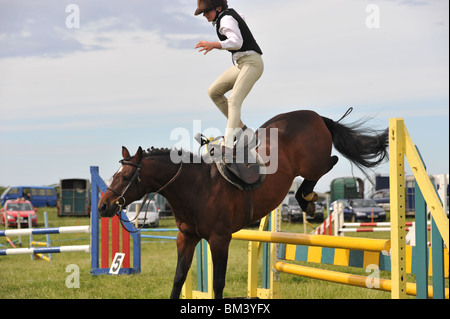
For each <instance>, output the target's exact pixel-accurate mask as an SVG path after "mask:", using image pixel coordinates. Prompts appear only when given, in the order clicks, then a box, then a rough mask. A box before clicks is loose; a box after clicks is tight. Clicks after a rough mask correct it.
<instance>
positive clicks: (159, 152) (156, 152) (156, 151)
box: [143, 146, 171, 157]
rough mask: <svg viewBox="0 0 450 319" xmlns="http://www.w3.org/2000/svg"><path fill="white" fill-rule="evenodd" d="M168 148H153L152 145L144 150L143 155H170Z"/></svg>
mask: <svg viewBox="0 0 450 319" xmlns="http://www.w3.org/2000/svg"><path fill="white" fill-rule="evenodd" d="M170 151H171V150H170V149H169V148H154V147H153V146H152V147H151V148H149V149H147V151H144V153H143V155H144V157H150V156H163V155H170Z"/></svg>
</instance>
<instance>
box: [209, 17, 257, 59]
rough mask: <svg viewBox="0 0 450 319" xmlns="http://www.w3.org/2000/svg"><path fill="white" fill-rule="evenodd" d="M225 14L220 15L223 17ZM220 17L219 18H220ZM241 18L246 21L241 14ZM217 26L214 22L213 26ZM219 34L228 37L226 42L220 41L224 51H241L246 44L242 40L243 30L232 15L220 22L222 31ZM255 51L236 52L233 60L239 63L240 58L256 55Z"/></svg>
mask: <svg viewBox="0 0 450 319" xmlns="http://www.w3.org/2000/svg"><path fill="white" fill-rule="evenodd" d="M222 14H223V12H221V13H220V15H222ZM220 15H219V17H220ZM239 15H240V16H241V18H242V19H243V20H244V21H245V18H244V16H243V15H242V14H240V13H239ZM215 25H216V22H213V26H215ZM219 33H220V34H222V35H224V36H226V37H227V39H226V40H225V41H220V45H221V46H222V50H231V51H233V50H239V49H240V48H242V45H243V44H244V39H243V38H242V34H241V30H240V29H239V23H238V22H237V21H236V19H235V18H233V17H232V16H230V15H226V16H224V17H223V18H222V20H220V29H219ZM255 53H257V52H255V51H252V50H251V51H245V52H236V53H233V60H234V61H237V60H238V59H239V58H241V57H243V56H246V55H251V54H255Z"/></svg>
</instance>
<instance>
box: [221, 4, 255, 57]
mask: <svg viewBox="0 0 450 319" xmlns="http://www.w3.org/2000/svg"><path fill="white" fill-rule="evenodd" d="M227 15H229V16H232V17H233V18H234V19H235V20H236V21H237V22H238V25H239V29H240V30H241V34H242V38H243V39H244V43H243V44H242V48H240V49H239V50H228V51H229V52H231V54H233V53H236V52H245V51H251V50H252V51H255V52H258V53H259V54H263V53H262V51H261V49H260V48H259V45H258V43H256V40H255V38H254V37H253V34H252V32H251V31H250V29H249V27H248V26H247V23H245V21H244V19H242V17H241V16H240V15H239V13H237V12H236V11H235V10H234V9H228V10H227V11H225V12H223V13H222V14H221V15H220V17H219V18H218V19H217V21H216V31H217V36H218V37H219V39H220V41H225V40H226V39H228V38H227V37H226V36H224V35H222V34H221V33H220V32H219V30H220V20H222V18H223V17H224V16H227Z"/></svg>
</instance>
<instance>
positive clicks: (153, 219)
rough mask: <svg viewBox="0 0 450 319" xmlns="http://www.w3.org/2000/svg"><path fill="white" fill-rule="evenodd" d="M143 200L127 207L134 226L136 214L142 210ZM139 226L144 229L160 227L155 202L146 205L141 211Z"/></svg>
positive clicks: (127, 212)
mask: <svg viewBox="0 0 450 319" xmlns="http://www.w3.org/2000/svg"><path fill="white" fill-rule="evenodd" d="M141 206H142V200H139V201H135V202H133V203H131V204H130V205H128V207H127V211H126V214H127V217H128V219H129V220H130V222H131V223H132V224H134V223H135V222H136V221H135V220H136V213H137V212H138V211H139V210H140V209H141ZM137 224H138V226H143V227H158V225H159V212H158V210H157V209H156V205H155V201H153V200H152V201H150V202H147V203H146V204H145V207H143V208H142V209H141V213H140V214H139V216H138V218H137Z"/></svg>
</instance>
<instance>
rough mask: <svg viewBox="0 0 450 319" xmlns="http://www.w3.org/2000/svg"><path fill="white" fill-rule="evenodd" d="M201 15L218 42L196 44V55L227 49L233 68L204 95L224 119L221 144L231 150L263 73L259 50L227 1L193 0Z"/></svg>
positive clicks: (245, 26)
mask: <svg viewBox="0 0 450 319" xmlns="http://www.w3.org/2000/svg"><path fill="white" fill-rule="evenodd" d="M202 13H203V16H204V17H205V18H206V19H207V20H208V22H212V24H213V26H215V27H216V31H217V36H218V37H219V40H220V41H219V42H208V41H199V42H198V44H197V45H196V47H195V48H196V49H197V48H201V50H199V52H202V51H205V53H204V54H207V53H208V52H210V51H211V50H213V49H219V50H228V51H229V52H231V54H232V59H233V63H234V65H233V66H232V67H231V68H229V69H228V70H226V71H225V72H224V73H223V74H222V75H221V76H220V77H219V78H218V79H217V80H216V81H215V82H214V83H213V84H212V85H211V87H210V88H209V90H208V94H209V96H210V97H211V99H212V100H213V102H214V103H215V104H216V105H217V107H218V108H219V110H220V111H221V112H222V113H223V114H224V115H225V116H226V117H227V119H228V122H227V127H226V129H225V137H224V142H223V145H224V146H225V147H226V148H228V149H233V148H234V141H235V137H236V135H240V133H242V131H243V130H246V129H247V126H245V125H244V123H243V122H242V121H241V107H242V103H243V101H244V99H245V98H246V97H247V95H248V94H249V93H250V91H251V89H252V88H253V85H254V84H255V83H256V81H258V79H259V78H260V77H261V75H262V73H263V70H264V63H263V60H262V57H261V55H262V51H261V49H260V47H259V45H258V43H257V42H256V40H255V38H254V37H253V35H252V33H251V31H250V29H249V27H248V26H247V23H246V22H245V20H244V18H243V16H241V15H240V14H238V13H237V12H236V11H235V10H234V9H231V8H228V3H227V0H197V10H196V11H195V15H196V16H197V15H200V14H202ZM230 90H232V93H231V95H230V97H229V99H227V98H226V97H225V93H227V92H228V91H230ZM246 134H247V133H246ZM222 153H224V152H222ZM238 164H239V163H238ZM234 166H235V165H234ZM247 166H248V165H247ZM231 168H233V167H231ZM235 168H236V167H235ZM238 169H239V170H240V169H241V167H239V168H238Z"/></svg>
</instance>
